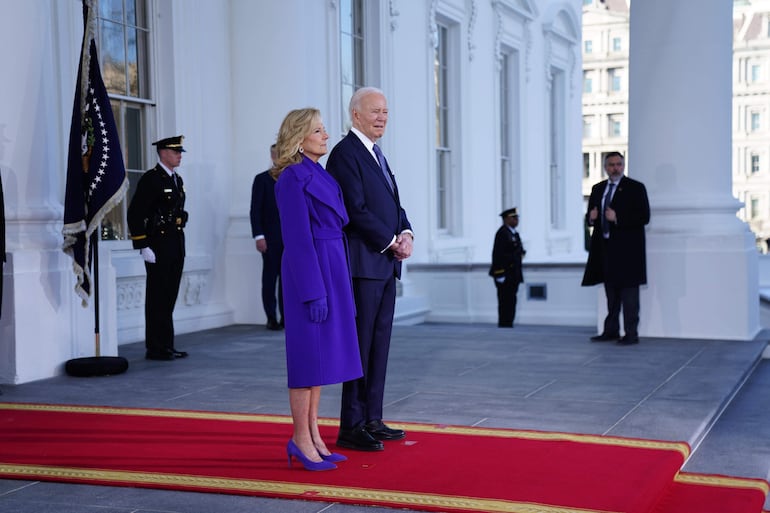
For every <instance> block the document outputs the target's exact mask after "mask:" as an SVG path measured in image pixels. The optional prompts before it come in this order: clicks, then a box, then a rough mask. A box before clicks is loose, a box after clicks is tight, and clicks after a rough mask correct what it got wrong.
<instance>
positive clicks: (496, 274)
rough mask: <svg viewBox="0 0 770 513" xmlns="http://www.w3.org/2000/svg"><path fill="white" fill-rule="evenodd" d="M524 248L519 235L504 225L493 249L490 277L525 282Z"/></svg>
mask: <svg viewBox="0 0 770 513" xmlns="http://www.w3.org/2000/svg"><path fill="white" fill-rule="evenodd" d="M524 253H526V251H524V246H522V244H521V237H519V233H518V232H516V233H515V234H514V233H512V232H511V229H510V228H508V226H507V225H503V226H501V227H500V229H499V230H497V233H496V234H495V244H494V246H493V247H492V266H491V267H490V268H489V275H490V276H491V277H493V278H500V277H501V276H504V277H505V281H506V282H507V281H508V280H511V282H512V283H521V282H523V281H524V275H523V273H522V272H521V257H522V256H524Z"/></svg>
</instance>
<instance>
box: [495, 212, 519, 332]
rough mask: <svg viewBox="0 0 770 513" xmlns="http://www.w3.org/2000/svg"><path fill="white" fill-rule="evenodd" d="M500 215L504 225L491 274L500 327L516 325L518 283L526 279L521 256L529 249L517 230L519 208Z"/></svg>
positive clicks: (500, 232)
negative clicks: (522, 242) (522, 270)
mask: <svg viewBox="0 0 770 513" xmlns="http://www.w3.org/2000/svg"><path fill="white" fill-rule="evenodd" d="M500 217H502V218H503V225H502V226H501V227H500V229H499V230H497V233H496V234H495V244H494V246H493V248H492V266H491V267H490V269H489V275H490V276H491V277H492V278H494V280H495V287H496V288H497V326H498V327H500V328H513V319H514V318H515V317H516V294H517V293H518V292H519V283H521V282H523V281H524V276H523V274H522V272H521V259H522V257H523V256H524V255H525V254H526V253H527V252H526V251H525V250H524V246H523V245H522V244H521V237H519V232H517V231H516V227H517V226H518V225H519V214H518V213H517V212H516V208H515V207H514V208H509V209H508V210H505V211H503V212H502V213H501V214H500Z"/></svg>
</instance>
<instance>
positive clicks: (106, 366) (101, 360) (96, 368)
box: [64, 356, 128, 378]
mask: <svg viewBox="0 0 770 513" xmlns="http://www.w3.org/2000/svg"><path fill="white" fill-rule="evenodd" d="M64 370H65V371H66V372H67V374H69V375H70V376H75V377H78V378H88V377H91V376H114V375H115V374H123V373H124V372H126V370H128V360H126V359H125V358H123V357H122V356H91V357H88V358H74V359H72V360H68V361H67V363H66V364H65V365H64Z"/></svg>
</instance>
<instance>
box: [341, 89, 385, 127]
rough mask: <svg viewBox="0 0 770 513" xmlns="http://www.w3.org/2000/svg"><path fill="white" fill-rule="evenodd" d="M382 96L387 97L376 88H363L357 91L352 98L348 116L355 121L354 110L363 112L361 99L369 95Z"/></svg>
mask: <svg viewBox="0 0 770 513" xmlns="http://www.w3.org/2000/svg"><path fill="white" fill-rule="evenodd" d="M372 93H376V94H381V95H382V96H385V93H383V92H382V90H380V89H378V88H376V87H371V86H367V87H362V88H360V89H356V92H354V93H353V96H351V97H350V105H349V106H348V114H349V115H350V119H351V120H352V119H353V111H354V110H361V109H360V107H361V98H363V97H364V96H366V95H368V94H372Z"/></svg>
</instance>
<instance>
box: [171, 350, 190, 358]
mask: <svg viewBox="0 0 770 513" xmlns="http://www.w3.org/2000/svg"><path fill="white" fill-rule="evenodd" d="M171 354H172V355H173V356H174V358H187V357H188V356H189V355H188V354H187V351H177V350H176V349H171Z"/></svg>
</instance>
